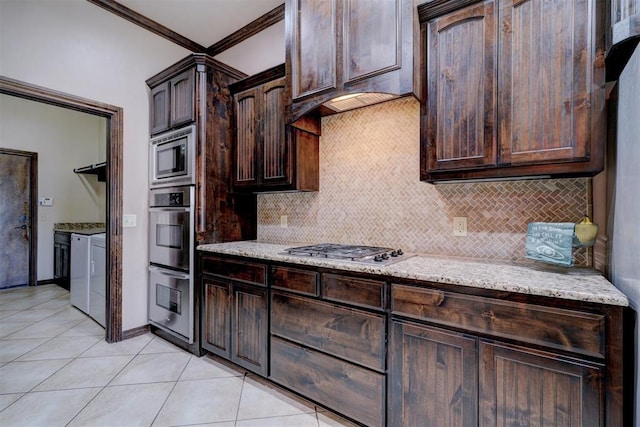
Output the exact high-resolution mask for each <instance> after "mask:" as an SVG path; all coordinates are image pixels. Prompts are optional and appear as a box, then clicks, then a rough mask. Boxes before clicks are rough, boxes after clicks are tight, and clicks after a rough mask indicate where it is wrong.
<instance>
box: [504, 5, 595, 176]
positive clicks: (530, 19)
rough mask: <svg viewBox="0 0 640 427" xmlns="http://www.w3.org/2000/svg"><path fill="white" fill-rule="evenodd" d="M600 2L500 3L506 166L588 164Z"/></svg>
mask: <svg viewBox="0 0 640 427" xmlns="http://www.w3.org/2000/svg"><path fill="white" fill-rule="evenodd" d="M594 3H595V1H582V0H567V1H546V0H505V1H502V2H501V3H500V12H499V20H500V34H499V45H500V52H499V58H500V64H499V70H498V75H499V76H500V79H499V82H500V83H499V88H498V93H499V94H500V95H499V96H500V99H499V105H500V107H499V109H500V128H499V129H500V130H499V133H500V135H499V140H500V146H501V159H502V163H507V164H512V165H517V164H535V163H551V162H558V161H568V160H580V159H584V160H588V158H589V154H590V153H589V149H590V138H591V126H590V122H591V114H592V112H591V107H592V101H591V98H590V97H591V93H592V91H593V93H601V90H602V88H597V87H595V86H594V82H593V66H594V60H595V59H594V53H593V49H592V48H591V46H592V45H593V44H594V43H595V41H594V40H592V39H593V37H594V36H593V35H592V34H590V31H592V30H593V28H594V25H595V21H594V19H593V16H592V11H593V10H594V9H595V7H594Z"/></svg>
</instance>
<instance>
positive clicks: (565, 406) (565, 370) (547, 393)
mask: <svg viewBox="0 0 640 427" xmlns="http://www.w3.org/2000/svg"><path fill="white" fill-rule="evenodd" d="M480 356H481V364H480V412H481V414H480V417H481V424H480V425H481V426H514V425H518V426H525V425H526V426H558V427H562V426H573V427H587V426H603V425H604V419H603V416H602V415H603V414H604V410H603V406H604V405H603V401H602V399H601V390H602V388H603V381H602V378H603V368H602V366H601V365H598V364H594V363H589V362H586V361H582V360H579V359H567V358H565V359H562V358H560V357H559V356H557V355H554V354H552V353H543V352H533V351H531V350H529V349H526V348H522V347H517V346H507V345H502V344H497V343H490V342H483V341H481V342H480Z"/></svg>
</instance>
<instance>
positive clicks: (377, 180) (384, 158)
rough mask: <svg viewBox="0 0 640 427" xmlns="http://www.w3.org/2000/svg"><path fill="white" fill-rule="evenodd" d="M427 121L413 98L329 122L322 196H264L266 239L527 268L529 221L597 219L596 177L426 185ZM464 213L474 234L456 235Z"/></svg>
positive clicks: (261, 229) (261, 210)
mask: <svg viewBox="0 0 640 427" xmlns="http://www.w3.org/2000/svg"><path fill="white" fill-rule="evenodd" d="M419 117H420V105H419V103H418V101H416V100H415V99H413V98H402V99H398V100H395V101H390V102H387V103H383V104H378V105H375V106H371V107H367V108H362V109H359V110H354V111H350V112H346V113H342V114H338V115H334V116H329V117H324V118H323V119H322V136H321V138H320V191H319V192H313V193H279V194H278V193H276V194H262V195H259V196H258V239H259V240H262V241H269V242H277V243H292V244H294V243H295V244H297V243H322V242H333V243H353V244H366V245H376V246H378V245H379V246H390V247H399V248H402V249H403V250H404V251H405V252H416V253H423V254H435V255H446V256H457V257H469V258H480V259H492V260H505V261H525V257H524V246H525V236H526V229H527V224H528V223H529V222H533V221H546V222H576V221H578V220H580V219H581V218H582V216H583V215H584V214H585V213H587V212H589V207H590V206H589V204H590V203H591V195H590V192H591V186H590V180H589V179H586V178H580V179H552V180H522V181H500V182H483V183H463V184H439V185H432V184H427V183H424V182H421V181H420V179H419V176H420V173H419V171H420V169H419V167H420V165H419V158H420V147H419V143H420V136H419V131H420V121H419ZM282 215H286V216H287V227H286V228H284V227H282V226H281V216H282ZM459 216H463V217H467V222H468V226H467V229H468V234H467V236H466V237H454V236H453V235H452V230H453V217H459ZM574 261H575V264H576V265H586V264H587V255H586V251H585V250H584V249H581V250H577V251H574Z"/></svg>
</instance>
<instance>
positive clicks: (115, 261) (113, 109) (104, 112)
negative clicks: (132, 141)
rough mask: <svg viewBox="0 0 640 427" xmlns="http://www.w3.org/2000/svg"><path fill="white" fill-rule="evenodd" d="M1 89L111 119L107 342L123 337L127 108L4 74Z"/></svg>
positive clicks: (109, 122) (0, 78)
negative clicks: (124, 163)
mask: <svg viewBox="0 0 640 427" xmlns="http://www.w3.org/2000/svg"><path fill="white" fill-rule="evenodd" d="M0 93H3V94H7V95H11V96H16V97H19V98H24V99H28V100H31V101H36V102H42V103H45V104H50V105H54V106H57V107H62V108H67V109H70V110H75V111H80V112H83V113H87V114H92V115H95V116H100V117H104V118H106V119H107V183H106V185H107V223H106V226H107V227H106V228H107V230H106V231H107V241H106V244H107V247H106V250H107V253H108V256H107V266H106V267H107V278H106V280H107V289H106V290H107V301H106V303H107V310H106V316H107V318H106V328H105V329H106V332H105V339H106V341H107V342H117V341H122V151H123V150H122V123H123V114H124V113H123V109H122V108H121V107H117V106H114V105H109V104H104V103H101V102H97V101H93V100H90V99H86V98H81V97H78V96H75V95H70V94H67V93H64V92H58V91H55V90H53V89H48V88H45V87H42V86H36V85H33V84H30V83H26V82H22V81H19V80H14V79H10V78H8V77H4V76H0Z"/></svg>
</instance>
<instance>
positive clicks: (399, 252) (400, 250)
mask: <svg viewBox="0 0 640 427" xmlns="http://www.w3.org/2000/svg"><path fill="white" fill-rule="evenodd" d="M396 253H397V254H398V255H404V252H402V249H398V250H397V251H396Z"/></svg>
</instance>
